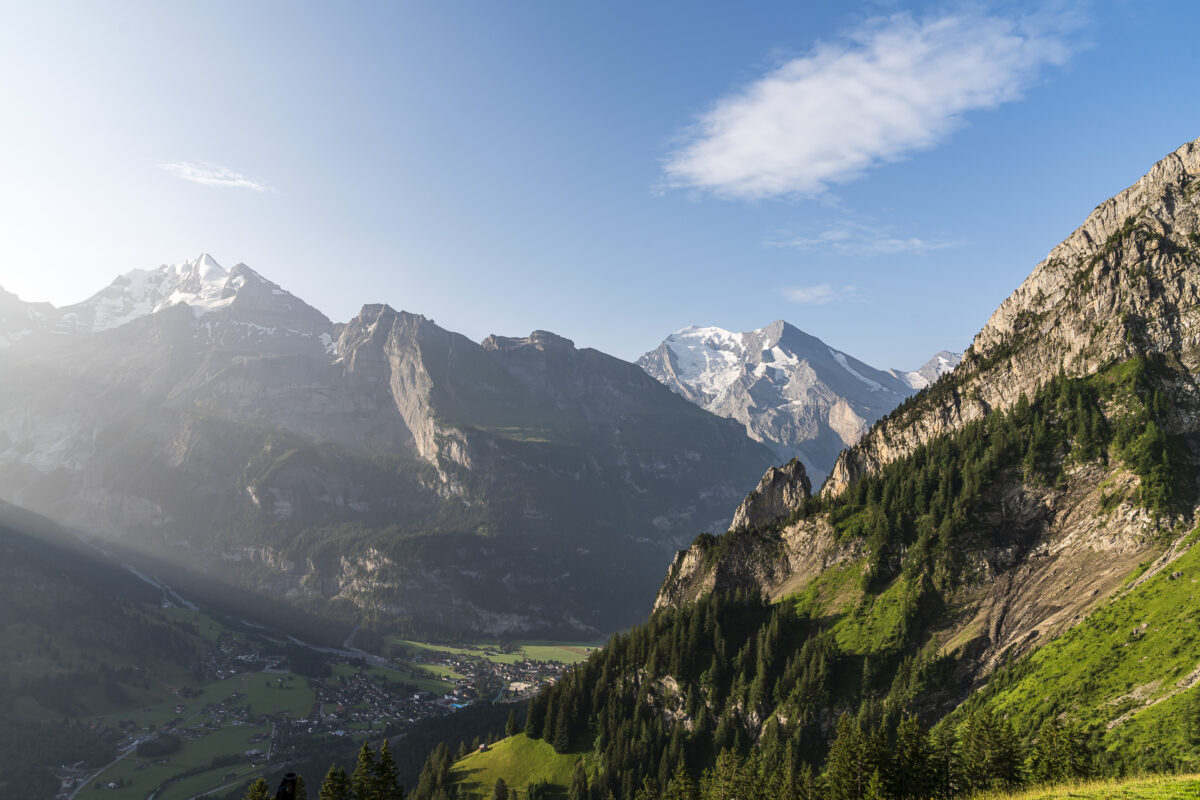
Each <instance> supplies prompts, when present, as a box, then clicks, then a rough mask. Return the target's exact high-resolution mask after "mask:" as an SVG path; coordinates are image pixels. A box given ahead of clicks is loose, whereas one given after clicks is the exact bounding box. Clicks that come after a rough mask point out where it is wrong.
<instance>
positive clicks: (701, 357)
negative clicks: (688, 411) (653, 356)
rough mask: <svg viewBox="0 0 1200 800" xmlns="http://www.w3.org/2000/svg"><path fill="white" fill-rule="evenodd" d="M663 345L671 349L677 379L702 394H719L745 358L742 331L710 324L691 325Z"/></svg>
mask: <svg viewBox="0 0 1200 800" xmlns="http://www.w3.org/2000/svg"><path fill="white" fill-rule="evenodd" d="M663 344H664V345H665V346H666V347H667V349H669V350H670V351H671V355H672V356H673V359H672V361H673V362H674V367H675V373H676V375H677V376H678V377H679V379H680V381H681V382H682V383H684V384H686V386H687V387H688V388H689V389H691V390H692V391H693V392H696V393H697V394H698V395H700V396H705V397H708V396H715V395H718V394H720V393H721V392H723V391H724V390H725V389H727V388H728V387H729V385H730V384H732V383H733V382H734V381H736V380H737V379H738V377H739V375H740V374H741V371H740V365H741V363H742V362H743V361H744V360H745V357H746V344H745V342H744V341H743V339H742V334H739V333H734V332H732V331H727V330H725V329H724V328H718V327H715V326H711V325H710V326H700V325H690V326H688V327H686V328H683V329H682V330H678V331H675V333H672V334H671V335H670V336H668V337H667V338H666V340H665V341H664V342H663ZM656 377H657V376H656ZM689 399H693V398H689Z"/></svg>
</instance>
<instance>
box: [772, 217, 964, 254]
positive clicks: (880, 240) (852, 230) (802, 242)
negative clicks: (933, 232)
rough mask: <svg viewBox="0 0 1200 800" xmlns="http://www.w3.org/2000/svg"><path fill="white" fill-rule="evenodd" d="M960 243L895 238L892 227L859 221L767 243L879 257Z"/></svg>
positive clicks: (952, 245)
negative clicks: (814, 233) (865, 223)
mask: <svg viewBox="0 0 1200 800" xmlns="http://www.w3.org/2000/svg"><path fill="white" fill-rule="evenodd" d="M960 244H962V242H961V241H960V240H952V239H922V238H920V237H917V236H898V235H896V234H895V233H894V232H893V230H892V228H891V226H882V227H881V226H873V225H864V224H863V223H860V222H849V221H844V222H840V223H838V224H837V225H834V226H832V227H829V228H826V229H825V230H823V231H821V232H820V233H819V234H817V235H816V236H782V237H777V238H774V239H769V240H767V245H769V246H771V247H793V248H796V249H797V250H813V251H818V252H826V253H836V254H837V255H849V256H880V255H896V254H900V253H917V254H920V253H928V252H931V251H933V250H945V249H946V248H948V247H956V246H957V245H960Z"/></svg>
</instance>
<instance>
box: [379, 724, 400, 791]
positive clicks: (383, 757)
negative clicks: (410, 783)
mask: <svg viewBox="0 0 1200 800" xmlns="http://www.w3.org/2000/svg"><path fill="white" fill-rule="evenodd" d="M375 797H376V800H403V799H404V790H403V789H402V788H401V787H400V784H399V783H398V782H397V780H396V762H395V760H394V759H393V758H392V750H391V748H390V747H389V746H388V740H387V738H386V737H385V738H384V740H383V743H382V744H380V745H379V759H378V760H377V761H376V762H375Z"/></svg>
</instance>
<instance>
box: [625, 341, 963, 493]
mask: <svg viewBox="0 0 1200 800" xmlns="http://www.w3.org/2000/svg"><path fill="white" fill-rule="evenodd" d="M958 360H959V356H957V355H955V354H954V353H949V352H946V351H943V352H941V353H938V355H937V356H935V357H934V358H933V359H932V360H931V361H930V362H929V363H928V364H926V365H924V366H923V367H921V368H920V369H919V370H916V371H914V372H912V373H899V372H897V371H895V370H880V369H876V368H874V367H872V366H870V365H869V364H866V363H864V362H862V361H860V360H858V359H857V358H854V357H853V356H851V355H848V354H847V353H844V352H842V351H840V350H836V349H834V348H832V347H830V346H828V345H827V344H825V343H824V342H822V341H821V340H820V339H818V338H817V337H815V336H811V335H810V334H807V333H805V332H804V331H802V330H800V329H799V328H797V327H795V326H794V325H791V324H790V323H788V322H785V321H784V320H776V321H775V322H772V323H771V324H770V325H766V326H764V327H762V328H758V329H756V330H753V331H747V332H744V333H735V332H733V331H728V330H725V329H724V328H719V327H716V326H711V325H708V326H700V325H693V326H690V327H687V328H683V329H682V330H678V331H675V332H674V333H672V334H671V335H670V336H668V337H667V338H666V339H665V340H664V341H663V343H662V344H661V345H660V346H659V347H658V349H656V350H654V351H652V352H649V353H647V354H645V355H644V356H642V358H641V359H639V360H638V364H639V365H640V366H641V367H642V368H643V369H644V370H646V372H647V373H649V374H650V375H651V376H653V377H654V378H657V379H658V380H659V381H661V382H662V383H664V384H666V386H667V387H669V388H670V389H672V390H673V391H674V392H676V393H677V394H680V395H683V396H684V397H686V398H687V399H689V400H691V401H692V402H693V403H695V404H696V405H699V406H701V407H703V408H705V409H707V410H709V411H711V412H713V413H714V414H718V415H720V416H723V417H731V418H733V419H736V420H738V421H739V422H741V423H742V424H743V425H745V426H746V433H747V434H749V435H750V437H751V438H753V439H757V440H758V441H760V442H763V443H764V444H767V445H768V446H770V447H771V448H772V449H773V450H775V452H776V454H777V455H778V457H779V458H780V459H781V460H782V461H787V460H788V459H790V458H792V457H793V456H798V457H799V458H800V460H801V461H802V462H803V463H804V465H805V467H806V468H807V469H808V472H809V474H810V476H812V477H813V478H814V479H815V480H817V481H820V480H821V479H822V478H823V477H824V475H825V474H826V473H827V472H828V470H829V469H830V468H831V467H832V466H833V462H834V460H835V459H836V458H837V454H838V452H839V451H840V450H841V449H842V448H843V447H846V446H848V445H851V444H853V443H854V442H856V441H857V440H858V437H859V436H861V435H862V433H863V432H864V431H865V430H866V429H867V428H868V427H870V425H871V423H872V422H874V421H875V420H877V419H879V418H880V417H881V416H883V415H884V414H886V413H887V412H889V411H891V410H892V409H893V408H895V407H896V406H897V405H899V404H900V402H901V401H902V400H903V399H904V398H905V397H907V396H909V395H910V394H912V393H913V392H914V391H916V390H917V389H919V388H921V387H922V386H924V385H927V383H930V382H932V381H934V380H936V379H937V377H938V376H939V375H940V374H942V373H943V372H946V371H948V370H949V369H952V368H953V367H954V365H956V364H957V363H958ZM922 381H924V383H922Z"/></svg>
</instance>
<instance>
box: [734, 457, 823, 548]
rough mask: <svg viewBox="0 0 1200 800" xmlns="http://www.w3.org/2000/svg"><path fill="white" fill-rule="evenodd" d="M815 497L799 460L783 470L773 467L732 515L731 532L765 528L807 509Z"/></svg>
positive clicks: (784, 466)
mask: <svg viewBox="0 0 1200 800" xmlns="http://www.w3.org/2000/svg"><path fill="white" fill-rule="evenodd" d="M810 496H812V484H811V483H810V482H809V480H808V475H806V474H805V472H804V465H803V464H801V463H800V459H798V458H793V459H792V460H791V461H789V462H788V463H787V464H784V465H783V466H782V467H771V468H770V469H769V470H767V474H765V475H763V477H762V480H760V481H759V482H758V486H756V487H755V488H754V491H752V492H750V494H749V495H747V496H746V499H745V500H743V501H742V504H741V505H740V506H738V507H737V511H735V512H733V522H732V523H731V524H730V526H729V527H730V529H731V530H737V529H739V528H762V527H765V526H767V525H773V524H775V523H776V522H778V521H779V520H781V519H783V518H785V517H787V516H789V515H791V514H793V513H795V512H797V511H801V510H803V508H804V503H805V501H806V500H808V498H809V497H810Z"/></svg>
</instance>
